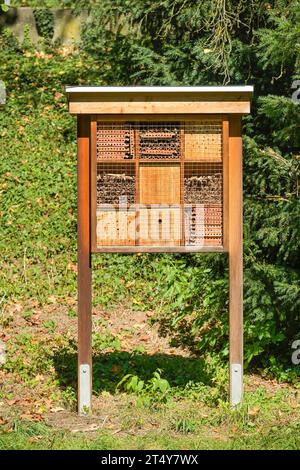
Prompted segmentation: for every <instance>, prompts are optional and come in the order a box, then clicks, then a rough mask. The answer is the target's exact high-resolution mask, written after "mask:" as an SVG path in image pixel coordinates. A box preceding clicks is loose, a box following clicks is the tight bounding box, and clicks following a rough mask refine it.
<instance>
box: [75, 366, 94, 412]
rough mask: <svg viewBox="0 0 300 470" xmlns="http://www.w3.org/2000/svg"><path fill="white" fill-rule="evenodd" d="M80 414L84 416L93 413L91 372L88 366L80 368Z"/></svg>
mask: <svg viewBox="0 0 300 470" xmlns="http://www.w3.org/2000/svg"><path fill="white" fill-rule="evenodd" d="M78 411H79V414H80V415H82V416H84V415H87V414H89V413H90V411H91V371H90V366H89V365H88V364H81V366H80V367H79V404H78Z"/></svg>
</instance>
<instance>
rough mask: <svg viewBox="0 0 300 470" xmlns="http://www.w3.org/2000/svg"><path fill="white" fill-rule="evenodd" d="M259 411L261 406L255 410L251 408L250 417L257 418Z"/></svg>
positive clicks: (255, 407)
mask: <svg viewBox="0 0 300 470" xmlns="http://www.w3.org/2000/svg"><path fill="white" fill-rule="evenodd" d="M259 411H260V407H259V406H254V407H253V408H250V410H249V411H248V415H249V416H257V415H258V413H259Z"/></svg>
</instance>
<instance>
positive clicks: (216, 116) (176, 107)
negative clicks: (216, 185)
mask: <svg viewBox="0 0 300 470" xmlns="http://www.w3.org/2000/svg"><path fill="white" fill-rule="evenodd" d="M66 91H67V95H68V99H69V110H70V112H71V113H73V114H78V125H77V145H78V377H79V380H78V410H79V413H81V414H86V413H87V411H88V410H90V409H91V393H92V349H91V333H92V320H91V319H92V307H91V306H92V303H91V296H92V292H91V285H92V282H91V254H92V253H99V252H107V251H109V252H111V253H116V252H121V253H137V252H152V253H155V252H167V253H176V252H177V253H178V252H181V253H191V252H220V253H222V252H228V253H229V282H230V286H229V292H230V295H229V297H230V299H229V326H230V338H229V340H230V358H229V363H230V402H231V404H232V405H233V406H236V405H237V404H238V403H240V402H241V400H242V393H243V382H242V376H243V375H242V374H243V372H242V369H243V247H242V136H241V117H242V114H244V113H248V112H250V100H251V95H252V92H253V88H252V87H211V88H209V87H191V88H188V87H182V88H173V87H169V88H168V87H167V88H159V87H158V88H155V87H154V88H147V87H145V88H143V87H136V88H126V87H125V88H114V87H112V88H110V87H107V88H106V87H103V88H102V87H88V88H84V87H75V88H73V87H68V88H67V90H66ZM97 119H101V121H107V122H114V121H116V120H118V121H141V120H142V121H147V120H149V121H169V120H172V121H179V122H182V121H187V122H188V121H195V120H197V119H205V121H210V120H212V121H213V120H222V155H223V170H222V173H223V209H222V210H223V246H204V247H202V248H199V247H197V246H184V245H181V246H139V245H134V246H121V247H117V246H111V247H109V250H108V249H107V247H97V240H96V174H97V173H96V169H97V148H96V134H97ZM181 142H182V139H181ZM136 145H137V146H138V138H137V142H136ZM176 161H177V160H176ZM123 163H124V162H123ZM130 163H131V164H132V162H130ZM178 165H179V166H180V185H182V184H183V180H184V162H183V157H182V151H181V158H180V159H178ZM135 168H136V171H137V170H139V151H137V154H136V160H135ZM139 194H140V189H139V187H138V184H137V186H136V202H139ZM180 197H181V199H180V202H181V204H182V202H183V196H182V193H181V196H180ZM182 220H183V219H182ZM182 231H183V234H182V235H183V236H184V229H183V228H182Z"/></svg>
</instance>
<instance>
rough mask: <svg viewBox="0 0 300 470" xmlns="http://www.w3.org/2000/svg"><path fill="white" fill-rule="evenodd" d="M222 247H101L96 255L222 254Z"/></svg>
mask: <svg viewBox="0 0 300 470" xmlns="http://www.w3.org/2000/svg"><path fill="white" fill-rule="evenodd" d="M223 252H224V249H223V247H222V246H202V247H198V246H149V245H148V246H102V247H98V248H97V253H223Z"/></svg>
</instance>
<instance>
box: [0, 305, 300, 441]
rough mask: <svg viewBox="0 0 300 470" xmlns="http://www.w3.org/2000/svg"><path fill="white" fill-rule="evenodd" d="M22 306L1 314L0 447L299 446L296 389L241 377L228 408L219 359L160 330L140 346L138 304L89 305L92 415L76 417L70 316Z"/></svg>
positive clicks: (149, 329) (73, 330)
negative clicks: (240, 393)
mask: <svg viewBox="0 0 300 470" xmlns="http://www.w3.org/2000/svg"><path fill="white" fill-rule="evenodd" d="M18 310H20V309H19V308H18V309H17V310H15V311H14V313H13V314H12V312H10V313H9V312H7V318H9V319H10V320H9V321H6V319H5V321H4V324H5V327H4V331H5V333H6V335H7V340H6V352H7V360H6V363H5V365H4V367H3V369H2V372H0V378H1V379H2V380H1V382H2V383H3V385H2V388H1V392H0V423H2V426H1V431H0V449H100V450H101V449H103V450H104V449H166V450H168V449H169V450H174V449H189V450H196V449H197V450H198V449H297V448H299V447H300V433H299V430H300V413H299V410H300V402H299V396H300V394H299V388H297V387H296V386H291V385H285V384H279V383H277V382H276V381H270V380H266V379H263V378H262V377H260V376H258V375H246V393H245V400H244V403H243V405H241V406H240V407H239V408H237V409H236V410H232V409H231V408H230V407H229V405H228V399H227V384H228V374H227V371H226V370H225V369H224V367H223V366H222V364H221V363H219V362H218V361H216V359H214V358H210V357H206V358H196V357H190V356H188V355H187V354H186V353H184V352H183V351H181V350H180V349H170V348H168V347H167V346H166V345H167V343H163V341H164V340H162V339H160V338H159V336H158V334H157V336H153V337H152V338H151V339H149V340H148V341H144V347H143V349H142V350H139V349H138V348H137V345H138V344H139V343H140V337H141V336H140V335H141V331H142V332H143V333H142V334H143V335H144V336H146V335H149V334H150V333H151V332H152V333H153V328H154V327H153V325H150V323H151V321H150V320H149V321H148V323H146V324H144V322H143V318H144V317H140V315H141V314H140V313H139V312H137V313H136V314H134V312H131V316H129V312H125V313H123V317H122V315H121V311H119V312H114V311H111V312H110V313H107V312H103V311H99V310H97V309H96V310H95V311H94V315H93V318H94V323H95V326H94V330H95V332H94V358H93V363H94V368H93V382H94V393H93V414H92V415H90V416H88V417H77V414H76V345H75V334H76V318H74V317H73V316H69V315H68V311H69V308H68V307H65V308H63V307H60V308H59V307H58V306H57V305H56V304H53V305H52V306H49V307H48V311H45V310H44V309H40V310H39V308H38V307H32V309H31V315H29V316H28V307H25V306H24V309H23V310H21V311H18ZM37 311H39V313H37ZM50 311H51V321H50V320H49V316H50ZM24 313H25V318H24ZM47 318H48V320H46V319H47ZM59 318H60V319H61V321H59ZM126 318H127V323H128V324H127V328H126V329H125V330H122V328H123V323H122V322H123V320H124V319H126ZM150 318H151V317H150ZM138 319H139V323H137V321H138ZM122 332H123V334H122ZM153 335H154V333H153ZM159 341H160V343H159ZM158 343H159V349H160V350H159V351H157V350H155V349H154V345H155V348H157V347H158ZM163 351H164V352H163ZM126 376H127V379H126ZM124 378H125V379H124ZM122 379H123V381H122Z"/></svg>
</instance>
